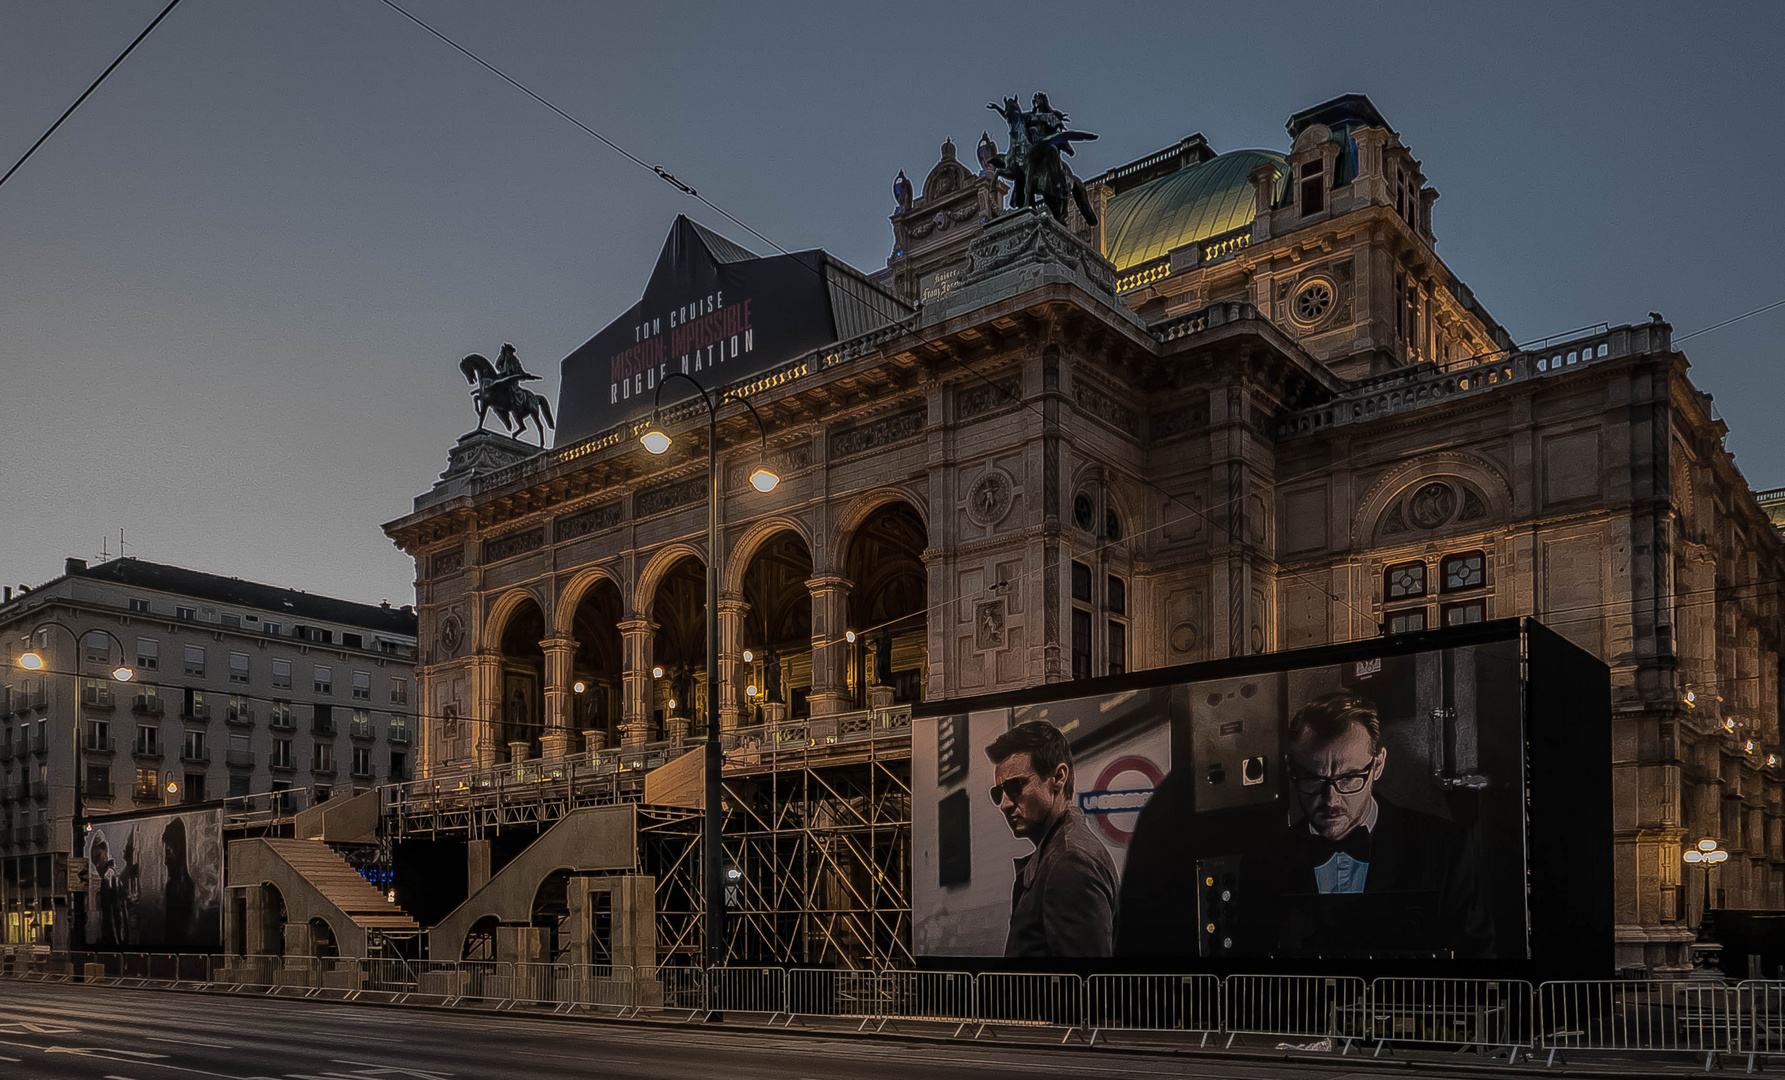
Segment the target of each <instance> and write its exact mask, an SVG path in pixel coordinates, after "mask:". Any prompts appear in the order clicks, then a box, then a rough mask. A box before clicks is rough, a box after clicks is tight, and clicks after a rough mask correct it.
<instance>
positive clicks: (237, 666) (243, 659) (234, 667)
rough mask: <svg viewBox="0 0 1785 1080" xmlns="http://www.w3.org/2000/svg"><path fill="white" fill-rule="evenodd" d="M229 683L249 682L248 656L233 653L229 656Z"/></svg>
mask: <svg viewBox="0 0 1785 1080" xmlns="http://www.w3.org/2000/svg"><path fill="white" fill-rule="evenodd" d="M229 681H230V682H239V683H245V682H247V681H248V654H247V653H245V652H232V653H230V654H229Z"/></svg>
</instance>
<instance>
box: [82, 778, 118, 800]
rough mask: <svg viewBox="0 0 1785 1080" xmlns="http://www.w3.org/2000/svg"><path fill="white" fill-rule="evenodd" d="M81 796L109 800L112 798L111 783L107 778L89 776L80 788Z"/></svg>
mask: <svg viewBox="0 0 1785 1080" xmlns="http://www.w3.org/2000/svg"><path fill="white" fill-rule="evenodd" d="M81 795H82V796H83V797H84V798H88V799H109V798H111V797H112V781H111V777H109V776H89V777H87V782H86V784H85V785H84V786H82V788H81Z"/></svg>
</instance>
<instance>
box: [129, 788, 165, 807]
mask: <svg viewBox="0 0 1785 1080" xmlns="http://www.w3.org/2000/svg"><path fill="white" fill-rule="evenodd" d="M130 798H131V799H132V800H133V801H134V802H135V803H136V804H137V805H138V806H159V805H161V788H159V787H144V786H142V785H141V784H138V785H137V786H136V788H135V789H134V790H132V791H131V793H130Z"/></svg>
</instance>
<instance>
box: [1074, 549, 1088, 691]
mask: <svg viewBox="0 0 1785 1080" xmlns="http://www.w3.org/2000/svg"><path fill="white" fill-rule="evenodd" d="M1074 565H1076V564H1074ZM1072 677H1073V678H1075V679H1088V678H1090V677H1091V613H1090V612H1088V611H1078V610H1074V611H1073V613H1072Z"/></svg>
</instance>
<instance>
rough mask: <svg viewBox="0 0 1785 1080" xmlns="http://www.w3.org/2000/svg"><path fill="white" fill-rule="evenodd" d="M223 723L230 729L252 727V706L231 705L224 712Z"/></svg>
mask: <svg viewBox="0 0 1785 1080" xmlns="http://www.w3.org/2000/svg"><path fill="white" fill-rule="evenodd" d="M223 722H224V723H226V724H228V725H230V726H231V727H253V726H254V706H252V705H231V706H230V707H229V708H228V709H226V710H224V713H223Z"/></svg>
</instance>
